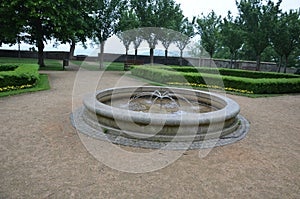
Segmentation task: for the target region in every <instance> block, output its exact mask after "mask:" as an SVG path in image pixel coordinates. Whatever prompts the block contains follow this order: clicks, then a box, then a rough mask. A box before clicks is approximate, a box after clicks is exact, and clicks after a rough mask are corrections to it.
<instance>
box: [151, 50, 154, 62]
mask: <svg viewBox="0 0 300 199" xmlns="http://www.w3.org/2000/svg"><path fill="white" fill-rule="evenodd" d="M150 64H151V65H153V64H154V49H153V48H150Z"/></svg>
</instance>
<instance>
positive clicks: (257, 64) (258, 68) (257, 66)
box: [256, 55, 260, 71]
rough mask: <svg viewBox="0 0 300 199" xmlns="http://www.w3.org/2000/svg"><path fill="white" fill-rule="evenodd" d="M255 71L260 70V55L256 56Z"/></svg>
mask: <svg viewBox="0 0 300 199" xmlns="http://www.w3.org/2000/svg"><path fill="white" fill-rule="evenodd" d="M256 71H260V55H257V56H256Z"/></svg>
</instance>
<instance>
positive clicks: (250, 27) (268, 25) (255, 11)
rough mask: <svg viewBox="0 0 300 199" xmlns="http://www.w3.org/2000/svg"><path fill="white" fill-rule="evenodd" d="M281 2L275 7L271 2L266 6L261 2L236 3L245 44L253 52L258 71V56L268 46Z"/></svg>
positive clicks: (261, 0)
mask: <svg viewBox="0 0 300 199" xmlns="http://www.w3.org/2000/svg"><path fill="white" fill-rule="evenodd" d="M281 2H282V0H279V1H278V2H277V4H276V5H275V4H274V2H273V1H272V0H268V1H267V3H266V4H264V3H263V0H240V2H239V3H238V2H236V3H237V7H238V10H239V20H240V21H241V24H242V26H241V27H242V29H243V30H244V32H245V38H246V42H247V43H248V45H249V46H250V47H251V48H252V49H253V50H254V52H255V56H256V61H257V66H256V70H260V59H261V57H260V56H261V53H262V52H263V51H264V50H265V48H266V47H267V46H268V45H269V38H270V34H271V32H272V28H273V23H272V22H273V21H274V19H276V18H277V15H278V14H279V13H280V10H279V6H280V4H281Z"/></svg>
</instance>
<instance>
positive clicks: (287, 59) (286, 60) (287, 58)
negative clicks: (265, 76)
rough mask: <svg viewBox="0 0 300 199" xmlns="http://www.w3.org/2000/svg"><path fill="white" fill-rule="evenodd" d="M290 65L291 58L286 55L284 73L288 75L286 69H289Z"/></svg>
mask: <svg viewBox="0 0 300 199" xmlns="http://www.w3.org/2000/svg"><path fill="white" fill-rule="evenodd" d="M288 63H289V56H288V55H286V56H285V65H284V70H283V72H284V73H286V67H287V65H288Z"/></svg>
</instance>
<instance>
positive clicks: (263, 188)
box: [0, 71, 300, 198]
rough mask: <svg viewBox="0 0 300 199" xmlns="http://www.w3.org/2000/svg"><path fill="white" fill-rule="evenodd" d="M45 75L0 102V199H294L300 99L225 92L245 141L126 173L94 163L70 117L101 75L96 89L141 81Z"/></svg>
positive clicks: (299, 180) (113, 75)
mask: <svg viewBox="0 0 300 199" xmlns="http://www.w3.org/2000/svg"><path fill="white" fill-rule="evenodd" d="M46 73H47V74H49V79H50V82H51V86H52V89H51V90H49V91H42V92H36V93H29V94H22V95H18V96H11V97H5V98H0V125H1V128H0V135H1V136H0V154H1V156H0V157H1V165H0V198H300V167H299V165H300V142H299V141H300V134H299V133H300V131H299V129H300V95H285V96H279V97H270V98H258V99H250V98H247V97H240V96H233V95H229V97H230V98H232V99H234V100H236V101H237V102H238V103H239V104H240V106H241V113H242V115H243V116H244V117H246V118H247V119H248V120H249V121H250V123H251V129H250V132H249V133H248V135H247V137H246V138H245V139H244V140H242V141H240V142H238V143H235V144H233V145H227V146H224V147H217V148H214V149H212V150H211V151H208V152H209V153H208V154H207V155H206V156H205V157H199V151H198V150H194V151H187V152H184V153H183V155H182V156H181V157H180V158H179V159H177V160H176V161H175V162H174V163H172V164H170V165H168V166H166V167H163V168H161V169H159V170H156V171H153V172H148V173H140V174H133V173H126V172H122V171H118V170H115V169H113V168H111V167H109V166H106V165H105V164H104V163H102V162H101V161H98V160H97V159H96V158H95V157H94V156H93V155H92V154H91V153H90V152H89V151H88V150H87V148H86V147H85V145H84V144H83V143H82V141H81V139H80V136H79V135H78V134H77V132H76V130H75V129H74V128H73V127H72V126H71V124H70V119H69V115H70V113H71V112H72V104H73V106H74V107H79V106H80V105H81V97H82V96H83V94H85V93H86V92H88V90H89V89H90V90H93V89H94V88H95V85H93V84H91V82H92V81H94V80H96V79H97V78H99V77H100V76H101V82H100V83H99V84H97V85H96V87H98V88H108V87H112V86H118V85H122V86H125V85H140V84H141V82H140V81H138V80H136V79H132V78H130V77H128V76H125V77H123V79H122V81H119V82H118V83H119V84H117V83H116V82H117V81H118V80H120V79H121V77H122V73H120V72H107V73H105V74H102V73H101V74H100V73H95V74H96V75H95V74H94V75H93V74H92V73H89V72H86V73H85V74H84V75H83V76H82V77H81V78H78V74H77V73H76V71H63V72H46ZM76 74H77V78H76ZM78 79H81V80H80V81H79V80H78ZM75 80H76V81H75ZM74 85H75V86H76V88H75V89H74V90H73V87H74ZM87 88H89V89H87ZM72 96H73V97H72ZM72 102H73V103H72ZM128 150H132V151H135V152H143V150H141V149H128ZM112 156H113V154H112ZM119 158H122V157H119ZM142 164H143V163H141V165H136V166H143V165H142Z"/></svg>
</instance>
